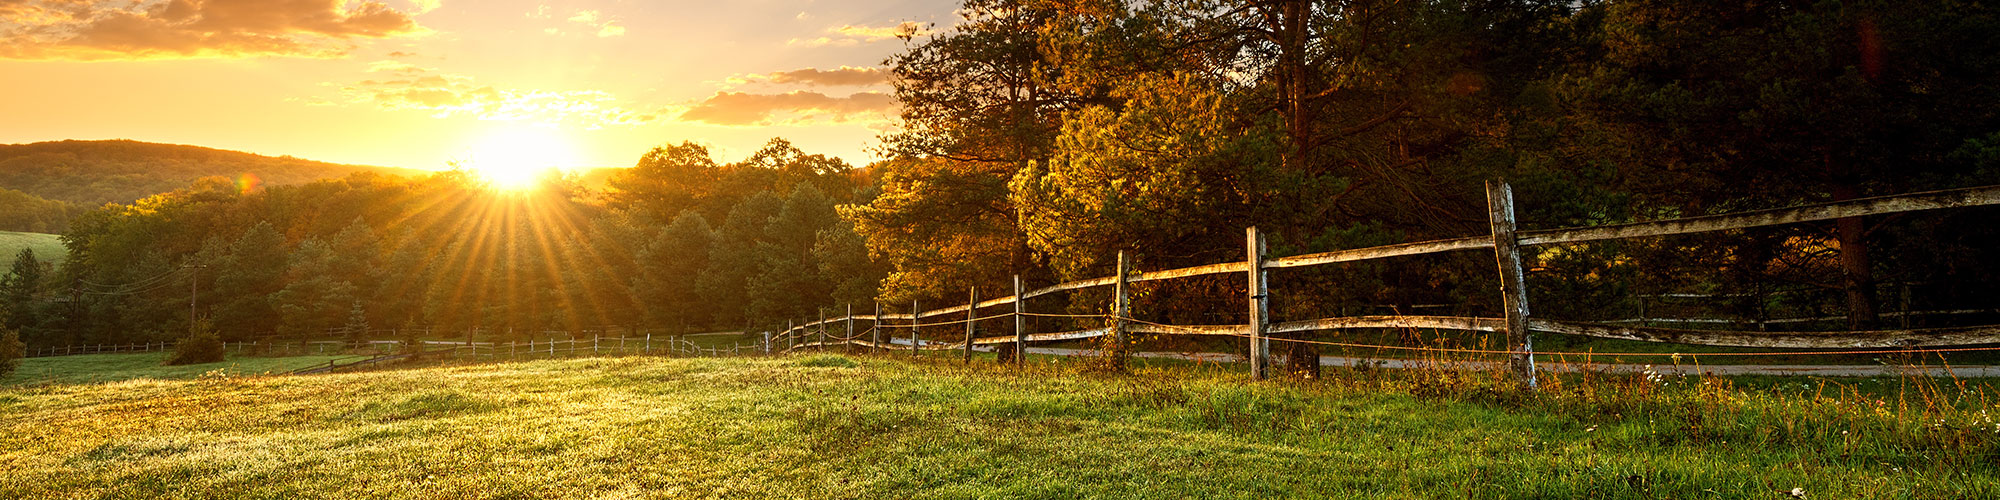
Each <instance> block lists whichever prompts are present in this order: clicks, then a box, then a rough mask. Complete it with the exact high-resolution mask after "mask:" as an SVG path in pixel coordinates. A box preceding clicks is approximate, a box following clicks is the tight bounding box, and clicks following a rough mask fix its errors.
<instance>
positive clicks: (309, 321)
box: [270, 239, 355, 336]
mask: <svg viewBox="0 0 2000 500" xmlns="http://www.w3.org/2000/svg"><path fill="white" fill-rule="evenodd" d="M333 263H334V255H333V248H332V247H331V246H328V245H327V244H326V243H325V242H322V241H320V240H317V239H308V240H306V241H304V242H301V243H299V248H298V249H297V250H294V251H293V252H292V256H291V263H290V265H289V266H287V268H286V270H285V276H284V277H285V281H286V284H285V287H284V288H282V289H280V290H279V291H278V293H275V294H272V295H271V298H270V300H271V307H272V308H273V309H276V310H277V312H278V316H279V318H280V322H279V324H278V331H279V332H280V333H283V334H285V335H298V336H308V335H312V334H317V333H323V332H326V331H329V330H333V329H335V328H336V327H338V326H340V325H341V313H342V312H345V311H346V309H347V307H346V306H348V305H350V304H351V303H353V301H354V296H355V295H354V285H353V284H352V283H349V282H347V280H343V279H340V277H339V276H336V275H334V273H333V270H334V267H333Z"/></svg>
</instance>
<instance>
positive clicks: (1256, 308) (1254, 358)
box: [1243, 226, 1271, 380]
mask: <svg viewBox="0 0 2000 500" xmlns="http://www.w3.org/2000/svg"><path fill="white" fill-rule="evenodd" d="M1243 246H1244V253H1245V254H1246V257H1247V258H1246V259H1245V260H1247V261H1248V264H1249V265H1248V266H1247V267H1248V268H1249V276H1250V282H1249V283H1248V284H1247V286H1245V287H1244V290H1245V293H1246V294H1247V295H1249V299H1250V379H1251V380H1264V377H1265V375H1266V373H1265V372H1266V371H1268V369H1269V367H1270V366H1269V365H1270V364H1271V340H1270V339H1268V338H1265V330H1266V329H1268V328H1269V327H1270V318H1268V317H1266V316H1267V315H1269V314H1270V313H1271V301H1270V300H1271V299H1270V296H1269V290H1268V289H1267V288H1266V286H1267V285H1268V283H1266V282H1265V280H1264V235H1263V234H1259V233H1258V232H1257V226H1250V228H1249V229H1246V230H1244V236H1243Z"/></svg>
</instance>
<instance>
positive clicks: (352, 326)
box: [341, 300, 368, 349]
mask: <svg viewBox="0 0 2000 500" xmlns="http://www.w3.org/2000/svg"><path fill="white" fill-rule="evenodd" d="M341 331H342V333H345V334H346V337H347V348H348V349H360V348H361V346H362V341H364V340H366V339H367V336H368V313H367V311H365V310H363V309H362V308H361V301H359V300H356V301H354V307H353V309H351V310H349V311H348V312H347V324H346V325H345V326H342V327H341Z"/></svg>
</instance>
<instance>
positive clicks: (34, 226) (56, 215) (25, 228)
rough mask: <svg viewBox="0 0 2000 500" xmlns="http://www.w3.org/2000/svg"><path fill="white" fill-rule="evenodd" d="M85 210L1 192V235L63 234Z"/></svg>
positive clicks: (65, 203) (26, 195)
mask: <svg viewBox="0 0 2000 500" xmlns="http://www.w3.org/2000/svg"><path fill="white" fill-rule="evenodd" d="M84 210H85V209H84V208H83V207H82V206H81V205H77V204H75V203H69V202H64V201H58V200H51V199H47V198H43V197H40V196H35V195H32V194H28V193H23V192H20V191H15V190H12V189H7V188H0V231H19V232H27V233H59V232H62V230H63V229H64V228H66V227H69V220H70V219H71V218H73V217H76V216H77V215H79V214H82V213H83V212H84Z"/></svg>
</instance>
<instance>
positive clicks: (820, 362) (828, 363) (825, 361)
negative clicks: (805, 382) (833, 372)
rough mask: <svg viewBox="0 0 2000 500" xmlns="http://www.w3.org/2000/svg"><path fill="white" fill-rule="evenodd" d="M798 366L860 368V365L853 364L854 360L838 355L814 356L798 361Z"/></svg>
mask: <svg viewBox="0 0 2000 500" xmlns="http://www.w3.org/2000/svg"><path fill="white" fill-rule="evenodd" d="M799 366H817V367H825V368H853V367H856V366H861V364H860V363H856V362H854V360H852V359H847V356H842V355H839V354H815V355H813V356H812V357H809V358H806V359H803V360H800V361H799Z"/></svg>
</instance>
